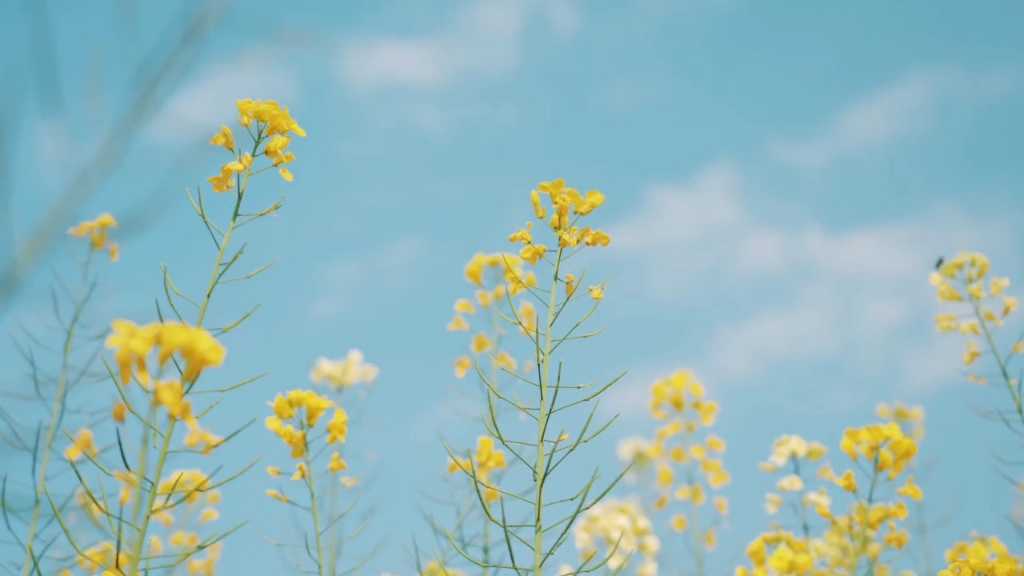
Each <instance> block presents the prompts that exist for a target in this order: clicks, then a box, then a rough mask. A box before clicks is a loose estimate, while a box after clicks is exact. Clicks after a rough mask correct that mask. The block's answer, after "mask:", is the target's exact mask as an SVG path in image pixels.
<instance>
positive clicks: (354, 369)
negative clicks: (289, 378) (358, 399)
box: [309, 349, 380, 390]
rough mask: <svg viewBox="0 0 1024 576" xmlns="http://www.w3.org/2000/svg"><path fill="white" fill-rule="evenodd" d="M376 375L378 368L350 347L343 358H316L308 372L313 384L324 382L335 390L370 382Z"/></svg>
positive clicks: (378, 372) (378, 371)
mask: <svg viewBox="0 0 1024 576" xmlns="http://www.w3.org/2000/svg"><path fill="white" fill-rule="evenodd" d="M378 375H380V368H378V367H377V366H376V365H374V364H370V363H368V362H366V361H365V357H364V356H363V353H362V352H361V351H359V350H357V349H352V350H349V351H348V353H347V354H345V357H344V358H339V359H337V360H331V359H330V358H323V357H320V358H317V360H316V364H315V365H314V366H313V369H312V370H311V371H310V372H309V379H310V381H311V382H313V383H314V384H322V383H324V382H326V383H328V384H330V385H331V387H332V388H334V389H335V390H338V389H341V390H344V389H348V388H352V387H353V386H356V385H358V384H367V385H369V384H372V383H373V381H374V380H376V379H377V376H378Z"/></svg>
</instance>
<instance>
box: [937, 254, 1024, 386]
mask: <svg viewBox="0 0 1024 576" xmlns="http://www.w3.org/2000/svg"><path fill="white" fill-rule="evenodd" d="M989 267H990V263H989V259H988V258H987V257H986V256H985V255H983V254H978V253H974V252H964V253H961V254H959V255H957V256H956V257H955V258H953V259H951V260H949V261H948V262H944V263H943V264H942V265H941V266H940V267H939V269H938V270H936V271H935V272H932V273H931V275H930V276H929V279H928V280H929V282H930V283H931V285H932V286H934V287H935V290H936V295H937V296H938V300H939V302H942V303H948V304H951V305H955V304H957V303H963V304H964V305H965V306H966V307H967V308H968V309H967V310H966V311H964V312H962V313H961V312H943V313H941V314H938V315H936V316H935V327H936V329H938V331H939V332H954V331H959V332H960V333H961V334H964V335H966V336H978V337H981V338H983V339H984V340H986V341H987V344H988V346H990V347H993V349H994V346H995V343H994V341H993V339H992V331H993V330H994V329H996V328H999V327H1000V326H1002V325H1003V322H1004V320H1005V319H1006V317H1007V316H1009V315H1010V314H1012V313H1013V312H1014V311H1016V310H1017V309H1018V308H1019V307H1020V303H1019V302H1018V300H1017V298H1016V297H1014V296H1008V295H1003V292H1004V291H1005V290H1006V289H1007V288H1009V287H1010V279H1009V278H997V277H988V271H989ZM986 279H988V282H987V285H986ZM996 300H998V301H997V302H995V303H993V301H996ZM1011 353H1013V354H1024V342H1022V341H1019V340H1018V341H1017V343H1016V344H1015V345H1014V347H1013V348H1012V350H1011ZM981 355H982V351H981V348H980V347H979V345H978V341H977V340H976V339H974V338H971V339H969V340H968V341H967V347H966V349H965V351H964V355H963V362H964V364H966V365H967V366H971V365H973V364H974V363H975V361H977V359H978V358H980V357H981ZM996 355H997V361H998V362H1000V363H1003V359H1002V358H999V354H998V352H996ZM970 379H971V380H972V381H974V382H977V383H979V384H984V383H985V380H984V379H983V378H981V377H979V376H977V375H975V374H971V375H970Z"/></svg>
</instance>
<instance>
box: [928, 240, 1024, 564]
mask: <svg viewBox="0 0 1024 576" xmlns="http://www.w3.org/2000/svg"><path fill="white" fill-rule="evenodd" d="M990 269H991V261H990V260H989V258H988V257H987V256H985V255H984V254H980V253H977V252H961V253H959V254H957V255H956V256H954V257H953V258H951V259H949V260H946V261H940V263H939V265H938V266H936V270H935V271H934V272H932V273H931V274H930V275H929V277H928V281H929V283H930V284H931V285H932V286H934V287H935V294H936V298H937V300H938V301H939V303H940V304H941V305H942V306H943V307H944V308H945V309H946V310H949V311H948V312H947V311H943V312H940V313H939V314H937V315H936V316H935V327H936V329H937V330H938V331H939V332H942V333H951V332H959V333H960V334H961V335H962V336H966V337H967V339H968V340H967V343H966V346H965V349H964V353H963V356H962V360H963V364H964V366H965V367H966V368H967V378H968V380H970V381H971V382H974V383H976V384H978V385H982V386H984V385H986V384H988V381H989V379H988V378H986V377H985V376H983V375H981V374H980V373H979V372H978V365H979V360H982V359H984V358H985V357H986V356H987V357H991V360H992V362H994V363H995V366H996V368H997V369H998V375H997V376H996V378H997V380H998V381H999V383H1000V384H1001V385H1002V387H1004V388H1005V389H1006V392H1007V393H1008V395H1009V399H1010V409H1009V410H1002V409H996V410H994V411H993V412H992V413H991V415H990V416H991V418H992V419H993V420H999V421H1001V422H1003V424H1005V425H1006V426H1007V427H1008V428H1009V429H1010V430H1011V431H1013V432H1014V433H1015V434H1017V435H1020V434H1021V433H1022V431H1024V390H1022V388H1021V385H1022V384H1021V379H1020V378H1019V377H1016V378H1015V377H1013V376H1012V375H1011V369H1012V366H1013V362H1014V361H1015V360H1017V359H1018V357H1020V356H1021V355H1024V340H1021V339H1020V338H1019V337H1018V338H1016V339H1015V340H1014V341H1013V344H1012V345H1010V346H1006V345H1005V344H1003V345H1001V344H1000V342H999V341H998V340H999V339H998V335H999V331H1000V329H1001V328H1003V327H1004V324H1005V323H1006V321H1007V320H1008V319H1009V317H1010V316H1011V315H1012V314H1013V313H1014V312H1016V311H1017V310H1018V309H1019V308H1020V303H1019V301H1018V300H1017V297H1015V296H1011V295H1009V294H1006V293H1005V292H1006V290H1007V289H1008V288H1009V287H1010V279H1009V278H1006V277H999V276H993V275H992V274H990ZM1017 488H1018V496H1019V493H1020V492H1022V491H1024V483H1018V485H1017ZM1014 522H1015V524H1016V528H1017V529H1018V530H1020V520H1019V518H1014ZM945 560H946V564H947V568H946V569H944V570H941V571H940V572H939V574H940V576H967V575H972V576H973V575H978V574H985V575H988V574H1020V573H1021V572H1022V571H1024V558H1022V557H1020V556H1014V555H1011V554H1010V553H1009V552H1008V551H1007V548H1006V546H1005V545H1004V544H1003V543H1002V542H1001V541H1000V540H999V539H998V538H996V537H994V536H982V535H979V534H972V536H971V540H969V541H965V542H958V543H957V544H955V545H954V546H953V547H952V548H950V549H949V550H948V551H947V552H946V558H945Z"/></svg>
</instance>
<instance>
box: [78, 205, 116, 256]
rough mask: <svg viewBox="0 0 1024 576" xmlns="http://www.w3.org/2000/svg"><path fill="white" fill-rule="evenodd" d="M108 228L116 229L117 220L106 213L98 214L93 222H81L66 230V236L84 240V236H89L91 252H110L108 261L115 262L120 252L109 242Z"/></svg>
mask: <svg viewBox="0 0 1024 576" xmlns="http://www.w3.org/2000/svg"><path fill="white" fill-rule="evenodd" d="M110 228H117V220H115V219H114V217H113V216H111V215H110V213H108V212H104V213H103V214H100V215H99V216H98V217H97V218H96V219H95V220H89V221H86V222H82V223H80V224H78V225H77V226H74V227H72V228H69V229H68V234H70V235H71V236H72V237H74V238H84V237H85V236H86V235H88V236H89V244H90V245H91V247H92V249H93V251H96V252H98V251H100V250H102V249H104V248H107V249H109V250H110V259H111V260H115V261H116V260H117V259H118V254H120V251H119V249H118V246H117V244H115V243H114V242H111V241H110V239H109V237H108V232H107V230H109V229H110Z"/></svg>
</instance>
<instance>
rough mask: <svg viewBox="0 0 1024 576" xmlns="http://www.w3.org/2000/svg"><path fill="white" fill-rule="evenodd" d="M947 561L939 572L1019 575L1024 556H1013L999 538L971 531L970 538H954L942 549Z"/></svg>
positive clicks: (958, 575) (966, 575) (969, 575)
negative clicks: (954, 540) (965, 540)
mask: <svg viewBox="0 0 1024 576" xmlns="http://www.w3.org/2000/svg"><path fill="white" fill-rule="evenodd" d="M946 563H947V564H948V565H949V566H948V568H946V569H945V570H941V571H940V572H939V576H981V575H984V576H1020V574H1024V558H1022V557H1020V556H1013V555H1012V554H1010V551H1009V549H1007V547H1006V544H1004V543H1003V542H1002V541H1001V540H999V538H996V537H995V536H981V535H979V534H978V533H976V532H975V533H973V534H971V541H969V542H957V543H956V544H954V545H953V547H952V548H950V549H949V550H947V551H946Z"/></svg>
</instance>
